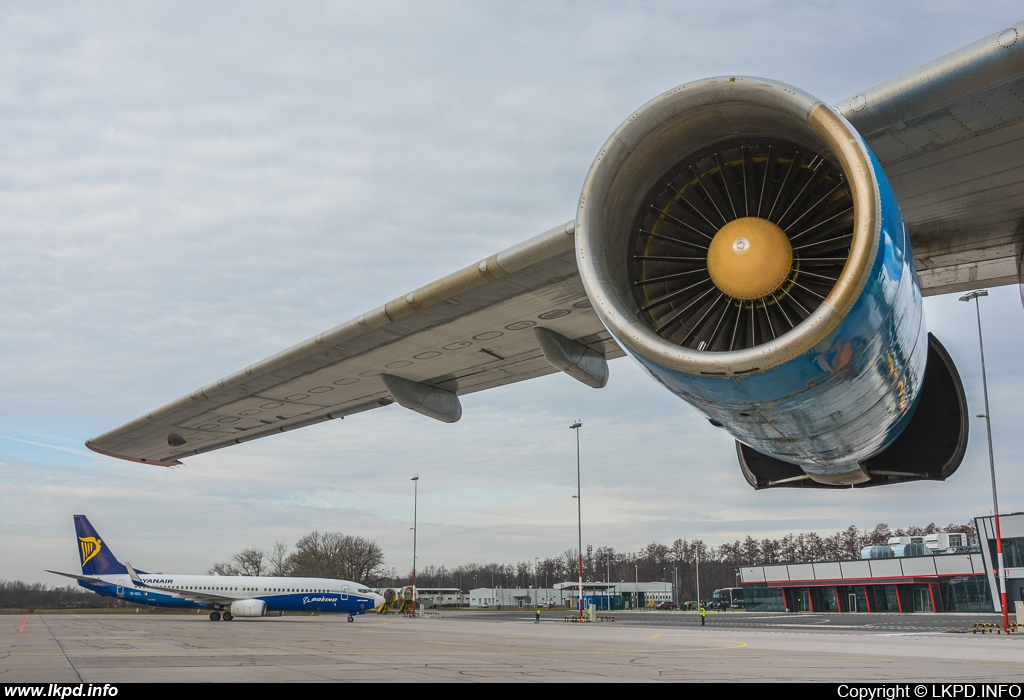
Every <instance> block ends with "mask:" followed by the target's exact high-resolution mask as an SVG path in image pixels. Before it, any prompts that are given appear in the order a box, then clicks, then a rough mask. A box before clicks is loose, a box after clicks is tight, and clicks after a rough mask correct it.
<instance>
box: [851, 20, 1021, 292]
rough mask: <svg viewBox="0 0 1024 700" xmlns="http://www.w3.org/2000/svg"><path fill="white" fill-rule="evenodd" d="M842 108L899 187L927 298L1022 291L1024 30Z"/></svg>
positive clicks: (946, 58)
mask: <svg viewBox="0 0 1024 700" xmlns="http://www.w3.org/2000/svg"><path fill="white" fill-rule="evenodd" d="M836 106H837V107H838V108H839V110H840V112H842V113H843V116H845V117H846V118H847V119H848V120H850V123H851V124H853V126H854V127H856V129H857V130H858V131H859V132H860V133H861V134H862V135H863V136H864V137H865V138H866V139H867V141H868V143H869V144H870V146H871V149H872V150H873V151H874V153H875V155H876V156H877V157H878V160H879V161H880V162H881V164H882V169H883V170H884V171H885V174H886V175H887V176H888V177H889V180H890V182H891V183H892V186H893V189H894V190H895V192H896V198H897V199H898V200H899V203H900V208H901V209H902V210H903V216H904V219H905V220H906V222H907V227H908V229H909V231H910V239H911V243H912V246H913V250H914V260H915V261H916V263H917V271H918V275H919V276H920V279H921V289H922V291H923V293H924V294H925V295H931V294H946V293H949V292H959V291H964V290H968V289H976V288H978V287H982V286H997V285H1001V284H1013V283H1018V282H1019V281H1020V273H1021V267H1020V266H1021V252H1022V242H1024V228H1022V226H1024V22H1022V23H1019V24H1016V25H1014V26H1012V27H1009V28H1008V29H1006V30H1004V31H1002V32H999V33H998V34H993V35H991V36H989V37H986V38H984V39H981V40H980V41H977V42H975V43H973V44H970V45H968V46H965V47H964V48H962V49H960V50H958V51H954V52H953V53H950V54H948V55H946V56H943V57H942V58H939V59H937V60H935V61H932V62H930V63H927V64H925V65H923V66H921V67H920V68H916V69H914V70H912V71H909V72H908V73H904V74H903V75H901V76H898V77H896V78H893V79H892V80H888V81H886V82H884V83H882V84H881V85H878V86H876V87H873V88H871V89H870V90H865V91H864V92H861V93H858V94H857V95H854V96H853V97H849V98H847V99H845V100H842V101H841V102H840V103H839V104H838V105H836Z"/></svg>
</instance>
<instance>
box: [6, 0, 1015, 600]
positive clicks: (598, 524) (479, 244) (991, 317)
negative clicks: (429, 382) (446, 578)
mask: <svg viewBox="0 0 1024 700" xmlns="http://www.w3.org/2000/svg"><path fill="white" fill-rule="evenodd" d="M1021 14H1022V13H1021V11H1020V4H1019V2H979V3H972V4H967V3H963V2H943V1H936V0H932V1H930V2H921V3H910V2H906V3H892V2H889V1H886V2H855V3H851V2H792V1H790V0H787V1H786V2H761V1H759V2H749V3H747V2H705V3H684V2H631V3H621V2H607V3H605V2H595V1H594V0H588V1H587V2H562V3H559V2H550V1H546V2H536V3H530V2H516V3H498V2H480V1H477V0H473V1H468V2H431V3H423V2H407V3H406V2H374V3H343V2H331V3H315V2H305V3H299V4H295V3H257V2H245V3H242V2H237V3H223V2H222V3H209V2H191V3H190V2H178V3H163V4H158V3H99V2H94V3H88V4H83V3H63V4H61V3H46V4H45V5H43V4H34V3H12V2H7V3H0V553H2V555H3V556H0V578H5V579H23V580H29V581H44V582H46V583H48V584H57V583H63V582H64V580H62V579H59V578H57V577H53V576H51V575H49V574H45V573H44V572H43V569H44V568H51V569H58V570H64V571H71V572H77V571H78V570H79V568H78V559H77V556H76V548H75V542H74V531H73V525H72V520H71V516H72V515H73V514H75V513H84V514H87V515H88V516H89V517H90V519H91V520H92V522H93V524H94V525H95V526H96V527H97V529H98V530H99V532H100V535H101V536H102V537H103V538H104V539H105V541H106V542H107V544H108V545H109V546H110V547H111V548H112V549H113V551H114V552H115V554H116V555H117V556H118V557H119V558H121V559H122V560H128V561H130V562H131V563H132V564H134V565H137V566H139V567H142V568H145V569H149V570H153V571H165V572H171V571H174V572H181V573H187V572H200V571H205V570H206V569H207V568H209V567H210V566H211V565H212V564H213V563H214V562H215V561H223V560H226V559H227V558H229V557H230V555H231V554H232V553H234V552H236V551H238V550H240V549H242V548H244V547H248V546H267V545H270V544H271V543H273V542H274V541H276V540H283V541H285V542H288V543H290V544H291V543H294V542H295V540H296V539H297V538H298V537H301V536H302V535H303V534H305V533H307V532H309V531H311V530H314V529H315V530H321V531H325V530H326V531H343V532H345V533H348V534H355V535H361V536H364V537H371V538H373V539H376V540H377V541H378V542H379V543H380V544H381V546H382V547H383V549H384V551H385V554H386V557H387V565H388V566H389V567H392V566H393V567H396V568H397V569H398V570H399V571H400V572H404V571H407V570H408V569H409V568H410V566H411V563H412V551H411V550H412V533H411V532H410V527H411V525H412V510H413V503H412V484H411V483H410V481H409V478H410V477H411V476H412V475H413V474H416V473H418V474H419V475H420V477H421V480H420V482H419V487H420V488H419V523H420V530H419V550H418V560H419V562H420V564H421V566H422V565H425V564H430V563H433V564H442V563H443V564H446V565H448V566H455V565H458V564H462V563H467V562H471V561H516V560H522V559H529V560H532V559H533V558H534V557H541V558H543V557H547V556H556V555H558V554H559V553H561V552H562V551H563V550H565V549H568V548H570V547H573V546H575V541H576V509H575V501H574V500H572V498H571V496H572V494H573V493H574V492H575V485H576V484H575V479H576V474H575V467H576V459H575V457H576V456H575V442H574V441H573V434H572V432H571V431H570V430H569V429H568V426H569V424H570V423H571V422H572V421H573V419H576V418H580V419H582V421H583V429H582V434H581V443H582V464H583V500H582V503H583V520H584V521H583V539H584V545H586V544H593V545H594V546H595V547H597V546H602V545H610V546H613V547H615V548H616V549H620V550H635V549H638V548H639V547H641V546H643V545H644V544H646V543H648V542H651V541H660V542H664V543H671V541H672V540H674V539H676V538H679V537H682V538H688V539H692V538H698V537H699V538H703V539H705V540H706V541H708V542H709V543H712V544H720V543H722V542H725V541H732V540H734V539H736V538H741V537H744V536H746V535H747V534H753V535H755V536H757V537H762V538H763V537H778V536H781V535H783V534H785V533H787V532H790V531H809V530H815V531H818V532H820V533H831V532H833V531H835V530H838V529H841V528H845V527H846V526H848V525H851V524H853V525H857V526H859V527H870V526H873V525H874V524H875V523H877V522H880V521H885V522H888V523H889V524H890V525H892V526H894V527H895V526H906V525H911V524H926V523H928V522H931V521H935V522H937V523H939V524H945V523H948V522H951V521H953V522H965V521H967V520H968V519H969V518H970V517H972V516H975V515H980V514H986V513H987V512H988V510H989V508H990V507H991V492H990V487H989V480H988V461H987V450H986V445H985V439H984V434H985V433H984V423H983V422H982V421H980V420H977V419H972V420H973V422H972V437H971V444H970V448H969V450H968V453H967V458H966V460H965V461H964V464H963V465H962V466H961V467H960V470H959V471H958V472H957V473H956V475H954V477H953V478H952V479H950V480H949V481H948V482H947V483H944V484H942V483H917V484H908V485H902V486H895V487H891V488H881V489H866V490H857V491H839V492H835V491H798V492H793V491H786V490H778V491H768V492H758V493H755V492H754V491H752V490H751V489H750V488H749V487H748V486H747V484H746V482H745V481H744V480H743V478H742V476H741V475H740V472H739V468H738V466H737V464H736V459H735V453H734V449H733V445H732V440H731V439H730V438H729V437H728V436H727V435H726V434H725V433H724V432H722V431H720V430H716V429H714V428H712V427H711V426H710V425H708V423H707V422H706V421H704V420H703V419H701V418H700V417H699V416H698V415H697V414H696V413H695V412H694V411H693V410H692V409H690V408H689V407H688V406H687V405H686V404H684V403H683V402H681V401H679V400H678V399H675V398H674V397H673V396H671V395H669V394H668V393H667V392H665V391H664V390H663V389H661V388H659V387H658V386H656V385H655V384H653V383H652V382H650V381H649V380H647V378H646V377H645V376H644V375H643V374H641V372H640V371H639V370H637V369H636V368H635V367H634V366H633V365H632V364H631V362H630V361H629V360H626V359H623V360H617V361H615V362H613V363H612V364H611V381H610V383H609V385H608V387H607V388H606V389H603V390H600V391H595V390H593V389H589V388H587V387H585V386H583V385H581V384H579V383H577V382H575V381H574V380H572V379H570V378H568V377H567V376H564V375H558V376H551V377H547V378H543V379H539V380H534V381H531V382H526V383H521V384H518V385H514V386H510V387H505V388H501V389H496V390H492V391H488V392H482V393H476V394H472V395H469V396H466V397H464V399H463V407H464V413H463V418H462V421H461V422H460V423H458V424H456V425H443V424H441V423H438V422H435V421H432V420H430V419H428V418H425V417H423V416H420V415H418V414H415V413H412V412H409V411H406V410H404V409H402V408H400V407H399V406H397V405H394V406H390V407H388V408H384V409H380V410H376V411H372V412H370V413H365V414H360V415H357V416H353V417H350V418H348V419H346V420H345V421H343V422H341V421H332V422H329V423H326V424H322V425H319V426H315V427H312V428H306V429H303V430H300V431H297V432H294V433H289V434H287V435H282V436H280V437H274V438H269V439H265V440H259V441H256V442H253V443H248V444H246V445H242V446H239V447H237V448H234V449H231V450H224V451H218V452H214V453H211V454H208V455H203V456H199V457H195V458H192V459H190V460H188V461H187V462H186V464H185V466H184V467H180V468H177V469H162V468H157V467H150V466H144V465H137V464H131V463H127V462H123V461H119V460H114V459H110V458H106V457H102V456H100V455H97V454H93V453H91V452H89V451H88V450H86V448H85V447H84V446H83V443H84V441H85V440H87V439H89V438H91V437H93V436H95V435H98V434H100V433H102V432H105V431H107V430H109V429H111V428H113V427H116V426H118V425H120V424H122V423H124V422H126V421H128V420H130V419H132V418H135V417H137V416H138V415H141V414H143V413H145V412H146V411H149V410H151V409H153V408H156V407H157V406H160V405H163V404H164V403H167V402H168V401H171V400H173V399H175V398H177V397H179V396H181V395H183V394H185V393H187V392H189V391H191V390H193V389H195V388H198V387H199V386H202V385H204V384H208V383H210V382H211V381H213V380H215V379H217V378H219V377H222V376H224V375H227V374H229V373H231V372H233V371H235V370H237V369H240V368H241V367H244V366H245V365H247V364H249V363H251V362H253V361H255V360H259V359H261V358H263V357H265V356H267V355H270V354H272V353H274V352H276V351H278V350H281V349H283V348H284V347H286V346H289V345H292V344H293V343H296V342H298V341H301V340H303V339H305V338H307V337H309V336H312V335H314V334H316V333H317V332H319V331H322V330H325V329H327V328H329V327H332V326H334V325H336V324H338V323H341V322H343V321H346V320H348V319H350V318H353V317H355V316H357V315H358V314H360V313H362V312H364V311H367V310H369V309H371V308H374V307H376V306H379V305H380V304H381V303H383V302H384V301H386V300H388V299H392V298H395V297H397V296H399V295H400V294H404V293H406V292H408V291H409V290H411V289H413V288H415V287H418V286H420V285H422V284H424V283H427V282H429V281H431V280H434V279H437V278H439V277H441V276H443V275H445V274H447V273H449V272H452V271H453V270H455V269H458V268H460V267H462V266H464V265H466V264H469V263H471V262H473V261H476V260H479V259H482V258H484V257H486V256H488V255H490V254H492V253H494V252H497V251H498V250H501V249H503V248H505V247H507V246H509V245H512V244H514V243H517V242H519V241H521V240H524V239H526V238H528V237H530V236H533V235H535V234H537V233H539V232H541V231H544V230H546V229H548V228H550V227H551V226H554V225H556V224H560V223H562V222H564V221H566V220H568V219H570V218H571V217H572V216H573V214H574V212H575V207H576V202H577V198H578V196H579V191H580V187H581V185H582V182H583V178H584V175H585V174H586V171H587V169H588V168H589V166H590V164H591V162H592V160H593V158H594V156H595V155H596V153H597V152H598V149H599V148H600V146H601V144H602V143H603V142H604V140H605V139H606V138H607V137H608V135H609V134H610V133H611V131H612V130H613V129H614V128H615V127H616V126H617V125H618V124H619V123H620V122H621V121H622V120H623V119H624V118H625V117H626V116H628V114H629V113H630V111H631V110H633V109H635V108H636V107H637V106H639V105H641V104H643V103H644V102H646V101H647V100H649V99H651V98H652V97H654V96H656V95H657V94H659V93H661V92H663V91H665V90H667V89H669V88H671V87H673V86H675V85H678V84H681V83H684V82H687V81H690V80H695V79H698V78H703V77H708V76H711V75H719V74H726V73H734V74H753V75H763V76H766V77H770V78H774V79H776V80H781V81H783V82H788V83H791V84H794V85H797V86H799V87H801V88H803V89H805V90H807V91H809V92H811V93H812V94H815V95H817V96H819V97H820V98H822V99H826V100H830V101H838V100H840V99H842V98H844V97H847V96H849V95H851V94H855V93H856V92H858V91H860V90H862V89H864V88H867V87H870V86H872V85H875V84H876V83H878V82H880V81H882V80H885V79H887V78H890V77H892V76H895V75H897V74H899V73H901V72H903V71H905V70H908V69H911V68H913V67H915V66H917V65H919V64H921V63H923V62H925V61H927V60H930V59H932V58H936V57H938V56H939V55H941V54H944V53H946V52H948V51H951V50H953V49H956V48H959V47H960V46H962V45H964V44H967V43H970V42H972V41H974V40H976V39H979V38H981V37H983V36H986V35H989V34H992V33H994V32H997V31H999V30H1000V29H1002V28H1003V27H1004V26H1006V25H1008V24H1011V23H1013V22H1016V21H1019V20H1020V19H1021V16H1020V15H1021ZM982 308H983V314H984V322H985V323H986V324H987V326H986V328H987V332H986V338H985V340H986V350H987V353H988V354H987V358H986V359H987V361H988V369H989V378H990V382H991V386H990V390H991V394H992V415H993V428H994V434H995V454H996V462H997V467H998V468H999V469H1000V484H999V485H1000V489H1001V491H1000V497H1001V501H1000V503H1001V504H1002V509H1003V511H1004V512H1010V511H1014V510H1021V509H1022V508H1024V503H1022V501H1024V485H1022V483H1021V476H1020V474H1021V472H1020V468H1019V466H1018V462H1019V455H1020V454H1021V450H1022V448H1024V436H1022V431H1021V430H1020V428H1019V424H1020V415H1021V411H1020V408H1019V406H1020V399H1019V393H1020V386H1021V378H1022V377H1021V370H1020V359H1021V358H1020V350H1019V349H1020V348H1021V347H1022V346H1024V311H1022V308H1021V301H1020V297H1019V294H1018V290H1017V288H1016V287H1005V288H1002V289H998V290H993V293H992V296H991V297H989V298H988V299H985V300H984V301H983V302H982ZM925 309H926V314H927V319H928V325H929V329H930V330H932V331H933V332H934V333H935V334H936V335H938V337H939V338H940V339H941V340H942V341H943V343H945V344H946V347H947V348H948V349H949V350H950V352H951V353H952V355H953V357H954V359H955V360H956V362H957V364H958V367H959V369H960V372H961V374H962V376H963V378H964V381H965V385H966V389H967V392H968V398H969V400H970V402H971V413H972V414H975V413H981V412H982V410H983V407H982V394H981V375H980V367H979V359H978V346H977V329H976V326H975V316H974V309H973V306H969V305H967V304H962V303H959V302H958V301H957V298H956V296H945V297H936V298H931V299H928V300H926V302H925Z"/></svg>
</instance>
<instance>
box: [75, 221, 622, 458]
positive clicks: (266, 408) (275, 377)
mask: <svg viewBox="0 0 1024 700" xmlns="http://www.w3.org/2000/svg"><path fill="white" fill-rule="evenodd" d="M573 232H574V226H573V224H572V223H571V222H570V223H568V224H564V225H562V226H559V227H557V228H555V229H552V230H551V231H548V232H546V233H544V234H541V235H540V236H537V237H536V238H533V239H531V240H529V241H527V242H525V243H523V244H521V245H518V246H515V247H513V248H510V249H508V250H506V251H503V252H501V253H498V254H497V255H493V256H491V257H490V258H488V259H486V260H483V261H481V262H480V263H478V264H475V265H471V266H469V267H467V268H465V269H463V270H461V271H459V272H457V273H455V274H453V275H450V276H449V277H446V278H444V279H442V280H439V281H438V282H435V283H433V284H431V285H428V286H426V287H422V288H420V289H417V290H415V291H413V292H410V293H409V294H408V295H406V296H404V297H400V298H398V299H396V300H394V301H392V302H390V303H388V304H385V305H384V306H383V307H381V308H379V309H376V310H374V311H372V312H370V313H367V314H364V315H362V316H360V317H358V318H357V319H354V320H352V321H350V322H348V323H346V324H343V325H341V326H338V327H336V328H333V329H331V330H329V331H326V332H324V333H321V334H319V335H317V336H316V337H314V338H311V339H309V340H307V341H306V342H304V343H300V344H299V345H296V346H295V347H293V348H291V349H289V350H286V351H284V352H282V353H280V354H278V355H275V356H274V357H271V358H268V359H267V360H264V361H263V362H259V363H257V364H255V365H251V366H249V367H247V368H245V369H244V370H242V371H241V372H238V373H236V374H234V375H231V376H229V377H226V378H225V379H222V380H220V381H218V382H215V383H214V384H211V385H210V386H206V387H203V388H202V389H200V390H198V391H195V392H193V393H191V394H190V395H188V396H186V397H183V398H181V399H179V400H178V401H175V402H173V403H171V404H168V405H167V406H164V407H163V408H160V409H157V410H156V411H153V412H152V413H149V414H147V415H146V416H143V417H142V418H139V419H137V420H135V421H132V422H131V423H128V424H126V425H124V426H122V427H120V428H117V429H115V430H113V431H110V432H108V433H106V434H104V435H101V436H99V437H97V438H94V439H93V440H90V441H89V442H88V443H87V445H88V446H89V447H90V448H91V449H93V450H95V451H97V452H100V453H103V454H108V455H111V456H115V457H121V458H124V459H131V460H135V461H142V462H147V463H153V464H161V465H171V464H175V463H177V462H178V460H180V459H182V458H184V457H188V456H191V455H194V454H199V453H202V452H208V451H210V450H215V449H218V448H221V447H226V446H229V445H233V444H237V443H240V442H246V441H248V440H253V439H256V438H260V437H264V436H267V435H272V434H275V433H279V432H284V431H287V430H293V429H295V428H300V427H304V426H307V425H312V424H314V423H319V422H322V421H326V420H331V419H335V418H343V417H345V416H348V415H352V414H355V413H360V412H362V411H367V410H370V409H374V408H379V407H381V406H386V405H388V404H390V403H391V402H392V395H391V392H389V390H388V389H387V387H385V385H384V381H383V379H382V378H381V375H382V374H390V375H394V376H398V377H401V378H403V379H407V380H411V381H414V382H418V383H421V384H423V385H426V386H429V387H434V388H438V389H441V390H443V391H446V392H452V393H454V394H456V395H459V394H468V393H472V392H475V391H481V390H483V389H490V388H492V387H496V386H502V385H504V384H510V383H513V382H517V381H521V380H524V379H530V378H533V377H539V376H542V375H545V374H550V373H552V372H555V371H557V370H556V369H555V368H554V367H553V366H552V365H551V364H550V363H549V362H548V361H547V360H546V359H545V357H544V354H543V351H542V350H541V347H540V344H539V342H538V339H537V336H536V333H535V330H534V329H536V328H547V329H550V330H552V331H555V332H556V333H558V334H560V335H561V336H564V337H566V338H568V339H571V340H573V341H575V342H577V343H579V344H581V345H583V346H585V347H587V348H589V349H590V350H592V351H594V352H597V353H598V354H600V355H602V356H604V357H605V358H608V359H611V358H614V357H619V356H621V355H622V351H621V350H620V349H619V347H618V346H617V345H616V343H615V342H614V341H613V340H612V339H611V336H610V335H609V334H608V332H607V331H606V330H605V328H604V326H602V325H601V322H600V321H599V320H598V318H597V315H596V314H595V313H594V311H593V309H592V308H591V305H590V302H589V301H588V299H587V296H586V293H585V292H584V290H583V286H582V284H581V283H580V279H579V274H578V273H577V269H576V260H575V257H574V251H573Z"/></svg>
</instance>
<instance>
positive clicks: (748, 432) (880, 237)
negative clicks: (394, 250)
mask: <svg viewBox="0 0 1024 700" xmlns="http://www.w3.org/2000/svg"><path fill="white" fill-rule="evenodd" d="M576 236H577V258H578V263H579V269H580V274H581V276H582V279H583V283H584V286H585V287H586V290H587V293H588V295H589V296H590V299H591V301H592V302H593V304H594V308H595V309H596V311H597V313H598V314H599V315H600V317H601V319H602V321H603V322H604V323H605V325H606V326H607V328H608V330H609V331H610V332H611V333H612V334H613V335H614V336H615V338H616V339H617V340H618V341H619V344H620V345H621V346H622V347H623V348H624V349H625V350H626V351H627V352H629V353H630V354H631V355H632V356H633V357H634V359H636V360H637V361H638V362H639V363H640V365H641V366H642V367H643V368H644V369H645V370H646V371H647V372H648V373H649V374H650V375H651V376H652V377H654V378H655V379H656V380H657V381H659V382H660V383H662V384H663V385H664V386H665V387H666V388H668V389H669V390H670V391H672V392H673V393H675V394H677V395H678V396H680V397H682V398H683V399H685V400H686V401H688V402H689V403H690V404H692V405H693V406H694V407H696V408H697V409H698V410H699V411H701V412H702V413H704V414H705V415H706V416H707V417H708V419H709V420H710V421H711V422H712V423H713V424H715V425H718V426H721V427H724V428H725V429H726V430H728V431H729V432H730V433H731V434H732V435H733V436H734V437H735V438H736V439H737V441H738V450H737V451H738V455H739V458H740V464H741V468H742V470H743V473H744V476H745V477H746V478H747V480H748V482H750V483H751V485H752V486H754V487H755V488H767V487H772V486H782V485H786V486H790V485H793V486H824V487H829V486H832V487H847V486H867V485H875V484H882V483H894V482H899V481H908V480H915V479H945V478H946V477H947V476H949V475H950V474H952V473H953V471H955V470H956V468H957V467H958V466H959V464H960V461H961V460H962V458H963V454H964V451H965V449H966V443H967V420H966V415H967V406H966V401H965V399H964V394H963V387H962V385H961V382H960V378H959V375H958V374H957V372H956V368H955V367H954V366H953V364H952V362H951V361H950V360H949V357H948V355H947V354H946V353H945V351H944V350H943V349H942V347H941V345H939V344H938V343H937V341H935V340H934V339H931V341H930V340H929V339H930V336H929V335H928V333H927V331H926V329H925V323H924V317H923V314H922V302H921V290H920V285H919V283H918V280H917V274H916V272H915V268H914V261H913V256H912V253H911V250H910V242H909V237H908V235H907V230H906V226H905V225H904V222H903V218H902V216H901V215H900V211H899V206H898V204H897V202H896V199H895V196H894V195H893V192H892V189H891V188H890V186H889V183H888V181H887V180H886V177H885V174H884V173H883V172H882V170H881V168H880V167H879V165H878V162H877V161H876V160H875V158H874V156H873V155H872V154H871V152H870V150H869V149H868V147H867V145H866V144H865V142H864V140H863V139H862V138H861V136H860V135H859V134H858V133H857V132H856V131H855V130H854V129H853V127H852V126H850V124H849V123H848V122H847V121H846V120H845V119H844V118H843V117H842V116H841V115H840V114H839V113H838V112H837V111H835V110H834V109H833V108H831V107H830V106H828V105H826V104H824V103H822V102H820V101H819V100H816V99H814V98H813V97H811V96H810V95H807V94H806V93H803V92H801V91H799V90H796V89H795V88H791V87H789V86H785V85H781V84H779V83H775V82H771V81H767V80H762V79H756V78H719V79H711V80H705V81H700V82H697V83H690V84H688V85H684V86H681V87H679V88H676V89H675V90H672V91H670V92H668V93H665V94H663V95H661V96H660V97H658V98H656V99H654V100H652V101H651V102H649V103H648V104H646V105H644V106H643V107H642V108H641V109H639V110H638V111H637V112H636V113H634V114H633V115H632V116H631V117H630V118H629V119H627V120H626V122H624V123H623V124H622V125H621V126H620V127H619V129H618V130H616V132H615V133H614V134H612V136H611V137H610V138H609V139H608V141H607V143H606V144H605V146H604V147H603V149H602V150H601V153H600V154H599V155H598V157H597V159H596V161H595V162H594V164H593V166H592V167H591V169H590V172H589V173H588V176H587V180H586V182H585V184H584V188H583V192H582V194H581V197H580V205H579V210H578V212H577V219H576ZM930 346H931V349H929V347H930Z"/></svg>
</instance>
